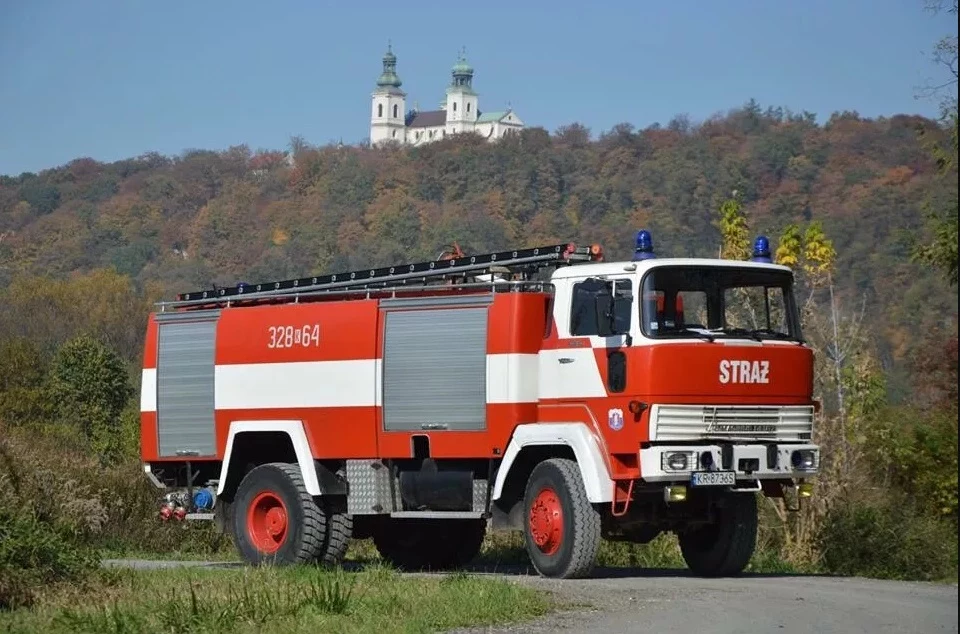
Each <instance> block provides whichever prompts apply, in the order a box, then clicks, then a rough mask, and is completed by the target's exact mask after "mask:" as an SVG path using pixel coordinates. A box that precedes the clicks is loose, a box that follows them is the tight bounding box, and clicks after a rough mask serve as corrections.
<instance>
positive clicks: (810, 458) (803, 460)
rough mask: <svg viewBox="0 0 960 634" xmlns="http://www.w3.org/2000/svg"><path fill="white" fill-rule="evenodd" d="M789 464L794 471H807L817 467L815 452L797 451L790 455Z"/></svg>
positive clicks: (810, 450)
mask: <svg viewBox="0 0 960 634" xmlns="http://www.w3.org/2000/svg"><path fill="white" fill-rule="evenodd" d="M790 463H791V464H792V465H793V468H794V469H801V470H803V471H809V470H810V469H814V468H816V466H817V452H816V451H813V450H812V449H799V450H797V451H794V452H793V453H792V454H790Z"/></svg>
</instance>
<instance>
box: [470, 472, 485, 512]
mask: <svg viewBox="0 0 960 634" xmlns="http://www.w3.org/2000/svg"><path fill="white" fill-rule="evenodd" d="M473 510H474V511H486V510H487V480H474V481H473Z"/></svg>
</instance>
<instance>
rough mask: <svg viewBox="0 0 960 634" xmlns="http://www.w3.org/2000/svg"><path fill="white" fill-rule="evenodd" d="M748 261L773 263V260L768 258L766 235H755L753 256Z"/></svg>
mask: <svg viewBox="0 0 960 634" xmlns="http://www.w3.org/2000/svg"><path fill="white" fill-rule="evenodd" d="M750 261H751V262H763V263H765V264H773V260H772V259H771V258H770V241H769V240H767V236H757V239H756V240H754V242H753V256H752V257H751V258H750Z"/></svg>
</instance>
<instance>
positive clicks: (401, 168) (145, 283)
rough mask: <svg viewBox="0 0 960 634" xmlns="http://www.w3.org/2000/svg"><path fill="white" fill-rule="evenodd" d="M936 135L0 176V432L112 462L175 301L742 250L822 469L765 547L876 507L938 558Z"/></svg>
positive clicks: (457, 142) (614, 133)
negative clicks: (588, 259)
mask: <svg viewBox="0 0 960 634" xmlns="http://www.w3.org/2000/svg"><path fill="white" fill-rule="evenodd" d="M920 130H923V132H924V135H923V136H922V137H921V135H920V134H919V131H920ZM954 138H955V137H951V131H950V130H947V129H944V128H942V127H941V126H940V125H938V123H937V122H934V121H931V120H927V119H923V118H919V117H911V116H894V117H889V118H880V119H866V118H863V117H861V116H859V115H858V114H857V113H852V112H843V113H834V114H832V115H831V116H829V117H828V118H827V120H826V121H824V122H823V123H822V124H818V123H817V122H816V117H814V116H813V115H812V114H810V113H800V114H797V113H790V112H786V111H783V110H782V109H779V108H768V109H766V110H764V109H762V108H760V106H759V105H757V104H756V103H755V102H752V101H751V102H750V103H748V104H746V105H745V106H744V107H742V108H739V109H737V110H734V111H732V112H729V113H727V114H725V115H718V116H716V117H712V118H710V119H708V120H706V121H703V122H701V123H698V124H693V123H691V122H690V121H689V120H687V119H685V118H683V117H677V118H676V119H674V120H672V121H670V122H669V123H668V124H667V125H666V126H660V125H655V126H651V127H649V128H646V129H643V130H637V129H635V128H634V127H633V126H631V125H629V124H620V125H617V126H615V127H614V128H612V129H611V130H608V131H605V132H603V133H601V134H599V135H597V136H596V138H593V136H592V135H591V133H590V131H589V130H588V129H587V128H585V127H584V126H582V125H579V124H571V125H568V126H564V127H562V128H560V129H558V130H556V131H555V132H554V133H552V134H551V133H548V132H547V131H545V130H543V129H538V128H532V129H527V130H525V131H523V133H521V134H519V135H515V136H511V137H507V138H505V139H503V140H501V141H498V142H496V143H487V142H485V141H483V140H481V139H474V138H471V137H460V138H448V139H445V140H443V141H440V142H437V143H434V144H430V145H426V146H422V147H418V148H385V149H372V148H367V147H350V146H345V147H335V146H330V147H313V146H310V145H308V144H306V143H304V142H302V140H295V142H294V143H292V146H291V151H290V152H289V153H283V152H279V151H275V150H271V151H258V152H252V151H250V150H249V149H248V148H246V147H234V148H230V149H228V150H226V151H221V152H214V151H201V150H197V151H189V152H185V153H184V154H183V155H181V156H177V157H167V156H160V155H157V154H147V155H143V156H140V157H137V158H132V159H128V160H123V161H118V162H115V163H109V164H106V163H99V162H96V161H93V160H91V159H87V158H82V159H78V160H76V161H73V162H71V163H69V164H67V165H64V166H60V167H57V168H54V169H50V170H46V171H44V172H41V173H39V174H21V175H19V176H0V418H3V419H4V420H5V422H6V423H7V424H8V425H16V426H19V427H20V428H24V427H25V426H29V425H39V426H42V427H43V428H45V429H49V428H51V427H52V428H55V429H56V430H59V431H58V432H57V433H60V432H62V430H63V429H64V426H66V427H70V426H71V425H72V428H73V429H74V431H75V432H76V433H77V435H78V437H79V438H80V441H78V442H80V444H82V445H83V446H84V447H85V450H86V451H89V452H92V454H95V455H96V456H97V460H98V461H99V462H100V463H102V464H108V465H109V464H113V461H117V460H120V461H121V462H122V459H123V456H124V455H126V456H127V457H128V459H129V448H130V446H131V443H130V442H129V440H130V436H129V432H130V430H131V429H133V432H132V433H133V434H134V435H135V433H136V429H135V427H131V425H132V423H131V421H134V420H135V414H134V413H133V412H134V409H135V403H132V401H135V399H131V398H130V394H131V393H135V392H136V388H137V387H138V378H137V377H138V368H139V359H140V355H141V347H142V343H143V332H144V325H145V318H146V314H147V312H148V310H149V309H150V307H151V304H152V303H153V302H154V301H155V300H157V299H159V298H161V297H171V296H172V295H173V294H175V293H177V292H183V291H189V290H196V289H199V288H209V287H211V285H213V284H235V283H237V282H239V281H246V282H251V283H253V282H258V281H266V280H272V279H279V278H288V277H300V276H306V275H309V274H319V273H331V272H337V271H343V270H353V269H361V268H367V267H372V266H382V265H387V264H396V263H400V262H404V261H419V260H425V259H432V258H436V257H438V256H439V254H440V253H441V252H442V251H443V250H444V249H445V248H446V247H447V246H448V245H450V244H452V243H454V242H456V243H458V244H460V245H461V246H462V247H463V248H464V250H465V251H466V252H467V253H468V254H469V253H477V252H484V251H492V250H501V249H508V248H512V247H519V246H532V245H536V244H545V243H555V242H560V241H568V240H572V241H576V242H581V243H593V242H599V243H601V244H603V245H604V249H605V252H606V253H607V257H608V258H613V259H619V258H627V257H629V254H630V251H631V249H632V246H633V236H634V233H635V231H636V230H637V229H640V228H647V229H649V230H651V231H652V233H653V236H654V244H655V246H656V250H657V252H658V254H660V255H674V256H691V255H693V256H705V257H717V256H718V255H719V256H721V257H732V258H736V259H742V258H744V257H747V256H748V254H749V251H750V248H751V245H752V242H753V239H754V237H755V236H756V235H758V234H764V235H767V236H768V237H769V238H770V245H771V248H772V249H774V251H775V254H774V257H775V259H776V261H777V262H780V263H783V264H786V265H787V266H790V267H791V268H793V269H794V270H795V272H796V275H797V278H798V284H799V291H798V293H799V298H798V299H799V301H800V303H801V308H802V309H803V315H804V332H805V334H806V335H807V337H808V339H809V341H810V342H811V344H812V345H814V346H815V349H816V350H817V363H818V366H817V376H818V384H817V386H816V387H817V391H818V396H819V397H820V398H822V399H823V402H824V406H825V408H824V413H823V420H822V421H820V429H821V431H820V434H821V438H820V441H822V442H824V444H825V447H826V449H827V451H828V453H830V454H831V455H833V456H836V457H837V458H836V460H834V461H833V462H830V463H829V464H828V465H827V467H828V470H827V472H826V476H825V478H824V483H823V487H824V497H823V500H824V501H822V502H821V501H819V500H818V502H817V503H816V504H818V505H819V506H817V505H814V506H812V507H811V509H810V510H809V511H807V512H806V514H805V515H799V516H788V515H787V514H785V513H784V514H783V515H782V516H780V518H779V521H780V522H781V523H780V524H776V525H775V530H774V531H773V533H775V534H776V535H777V537H776V538H771V539H772V541H771V542H770V543H771V544H773V545H772V546H771V548H774V549H779V550H778V551H777V555H778V556H784V557H786V556H791V557H793V558H794V559H795V561H796V563H798V564H800V563H802V564H805V565H814V564H816V562H817V561H820V559H818V557H820V556H821V555H822V554H823V552H824V551H823V550H822V547H821V546H820V545H818V544H820V542H818V539H820V538H821V536H822V535H823V534H824V533H823V531H824V530H827V529H829V528H830V527H841V528H842V530H841V534H846V533H844V531H847V532H849V531H850V530H853V529H854V528H856V529H857V530H859V529H864V530H868V529H871V527H872V528H876V526H875V525H874V524H871V523H870V522H871V521H872V520H871V519H870V518H873V517H875V516H877V514H878V513H879V515H881V516H883V515H884V514H883V513H882V512H878V511H876V509H880V508H886V507H884V506H882V505H881V501H878V499H877V498H876V496H874V497H871V495H873V493H871V492H875V490H876V489H877V488H883V489H884V490H887V491H895V493H893V494H890V496H888V497H887V498H885V499H884V500H882V503H883V504H887V505H893V506H895V507H897V508H898V509H900V510H901V511H903V510H904V509H909V513H911V514H914V515H915V516H916V517H923V518H926V519H924V521H925V522H928V523H927V524H924V526H927V527H928V528H929V530H928V531H927V532H926V533H923V535H941V534H942V530H943V526H944V523H943V522H948V523H949V522H953V526H954V528H953V529H951V530H953V535H954V538H955V522H956V512H957V511H956V490H957V485H956V477H955V475H954V476H953V477H952V479H951V478H950V477H949V473H950V471H949V469H950V468H952V469H953V473H954V474H955V473H956V453H957V452H956V442H957V441H956V438H957V436H956V429H957V426H956V402H957V401H956V394H957V392H956V349H957V348H956V314H957V292H956V287H955V285H953V284H950V283H949V278H950V272H949V271H948V272H947V276H946V277H947V279H945V276H944V272H943V271H941V270H939V269H938V268H937V263H938V262H939V261H940V260H938V259H937V258H935V257H934V258H932V259H931V258H927V259H923V258H919V259H917V258H916V257H915V254H916V253H917V251H918V249H919V248H920V247H918V245H920V246H921V247H922V245H923V244H925V243H924V240H926V239H927V238H928V237H929V236H928V235H927V232H928V228H927V224H926V217H927V211H928V209H929V208H931V206H934V207H937V208H943V205H944V204H946V205H947V206H948V207H949V204H951V201H953V202H952V204H953V205H954V207H953V209H954V211H953V214H954V215H953V218H954V224H953V229H952V230H953V232H954V235H955V232H956V226H955V218H956V215H955V213H956V212H955V209H956V207H955V205H956V202H955V201H956V198H957V177H956V163H955V162H954V163H953V164H952V166H951V164H949V163H946V164H945V163H944V162H943V161H942V160H939V159H938V156H936V155H935V154H934V153H932V152H931V151H930V143H931V142H933V143H939V144H940V146H945V147H950V144H951V142H952V139H954ZM953 143H954V145H953V146H954V147H955V142H953ZM938 147H939V146H938ZM945 165H946V167H945ZM951 169H952V170H953V172H952V173H950V170H951ZM948 217H949V216H948ZM948 229H949V227H948ZM920 250H921V251H922V249H920ZM938 253H939V252H938ZM955 253H956V250H955V246H954V248H953V254H954V256H953V262H954V263H955V261H956V258H955ZM947 268H949V266H947ZM952 275H953V278H954V279H955V268H954V269H953V273H952ZM951 346H952V347H951ZM951 350H952V352H950V351H951ZM942 351H946V352H947V353H948V354H947V355H946V356H944V354H942ZM951 355H952V357H951ZM951 358H952V366H951V365H950V359H951ZM951 367H952V369H951ZM84 368H89V371H87V370H84ZM121 369H122V370H123V372H121V371H119V370H121ZM951 372H952V374H951ZM124 373H125V374H126V376H121V375H122V374H124ZM94 374H96V375H98V376H103V377H106V378H105V383H103V384H102V385H100V384H98V385H97V386H92V385H89V384H88V383H87V381H88V380H91V379H90V378H89V377H92V376H93V375H94ZM54 393H55V394H58V395H59V397H58V401H56V402H54V401H53V400H51V399H50V398H48V397H49V396H50V395H51V394H54ZM77 413H79V414H82V415H81V416H77V415H72V414H77ZM951 416H952V423H951ZM118 419H119V420H118ZM0 422H3V421H0ZM51 422H55V423H56V424H55V425H51ZM110 439H114V440H110ZM81 441H82V442H81ZM125 451H126V452H128V453H127V454H125V453H124V452H125ZM951 455H952V456H953V458H952V462H951V460H950V456H951ZM929 464H937V465H938V468H937V469H931V468H929V467H928V465H929ZM104 468H108V467H104ZM109 468H114V467H109ZM944 474H946V475H944ZM877 483H881V484H877ZM851 491H859V492H861V493H862V495H857V496H851V495H850V492H851ZM864 505H866V506H864ZM861 508H868V509H873V510H867V511H862V512H861V511H860V510H858V509H861ZM851 509H852V510H851ZM777 510H782V509H777ZM847 511H849V513H850V515H843V514H842V513H844V512H847ZM771 512H772V511H771ZM904 512H906V511H904ZM838 513H840V515H838ZM888 515H889V514H888ZM130 521H131V525H137V526H139V525H140V524H138V523H137V522H139V521H140V520H136V519H134V520H130ZM901 524H902V522H901ZM865 526H866V528H864V527H865ZM844 527H845V528H844ZM851 527H853V528H851ZM930 527H932V528H930ZM837 530H840V529H837ZM924 530H926V529H924ZM938 531H939V532H938ZM948 532H949V531H948ZM865 535H866V534H865ZM914 537H915V536H911V535H905V536H904V540H905V542H904V543H905V544H908V542H909V543H914V542H910V540H911V539H914ZM868 538H869V535H866V536H864V538H863V541H864V542H866V541H869V540H868ZM916 539H919V540H920V541H919V542H916V543H923V542H922V540H923V539H926V538H925V537H922V536H921V537H917V538H916ZM915 541H916V540H915ZM955 541H956V540H955V539H954V542H955ZM141 543H142V542H141ZM831 543H834V544H835V543H836V539H833V540H831ZM908 545H909V544H908ZM906 547H907V546H905V548H906ZM833 554H834V555H836V551H834V553H833ZM821 559H822V558H821ZM811 562H812V563H811ZM858 565H859V564H858ZM871 565H872V564H871ZM891 566H894V567H895V564H891ZM889 567H890V566H887V568H889ZM885 569H886V568H885Z"/></svg>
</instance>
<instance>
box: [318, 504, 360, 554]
mask: <svg viewBox="0 0 960 634" xmlns="http://www.w3.org/2000/svg"><path fill="white" fill-rule="evenodd" d="M325 517H326V520H327V522H326V524H327V531H326V540H325V541H324V545H323V548H322V549H321V551H320V554H319V555H318V556H317V558H316V561H317V563H319V564H321V565H324V566H337V565H339V564H340V562H342V561H343V558H344V557H346V555H347V548H348V547H349V546H350V535H352V534H353V519H352V518H351V517H350V516H349V515H347V514H346V513H334V512H333V511H330V510H327V511H326V513H325Z"/></svg>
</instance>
